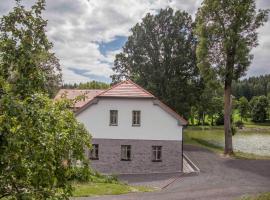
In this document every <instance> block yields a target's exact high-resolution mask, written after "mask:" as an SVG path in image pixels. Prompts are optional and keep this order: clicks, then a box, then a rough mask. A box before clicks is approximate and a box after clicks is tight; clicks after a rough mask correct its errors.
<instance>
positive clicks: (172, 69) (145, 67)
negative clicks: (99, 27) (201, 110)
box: [112, 8, 201, 117]
mask: <svg viewBox="0 0 270 200" xmlns="http://www.w3.org/2000/svg"><path fill="white" fill-rule="evenodd" d="M195 46H196V40H195V37H194V35H193V23H192V19H191V16H189V15H188V13H187V12H184V11H175V12H174V11H173V9H171V8H168V9H165V10H163V9H162V10H160V12H159V13H158V14H157V15H152V14H147V15H146V16H145V17H144V18H143V19H142V22H141V23H138V24H136V25H135V26H134V27H133V28H132V29H131V35H130V36H129V37H128V41H127V42H126V44H125V45H124V47H123V52H122V53H119V54H117V55H116V58H115V61H114V67H113V70H114V72H115V74H114V75H113V76H112V79H113V82H118V81H119V80H121V79H124V78H126V79H131V80H133V81H134V82H136V83H138V84H139V85H141V86H142V87H144V88H146V89H147V90H149V91H150V92H152V93H153V94H154V95H155V96H157V97H158V98H160V99H161V100H163V101H164V102H165V103H167V104H168V105H170V106H171V107H172V108H174V109H175V110H176V111H177V112H179V113H181V114H183V115H184V116H185V117H188V115H189V113H190V110H191V106H192V105H195V102H196V100H197V97H198V96H199V94H200V92H201V91H200V90H201V79H200V78H199V72H198V69H197V67H196V55H195Z"/></svg>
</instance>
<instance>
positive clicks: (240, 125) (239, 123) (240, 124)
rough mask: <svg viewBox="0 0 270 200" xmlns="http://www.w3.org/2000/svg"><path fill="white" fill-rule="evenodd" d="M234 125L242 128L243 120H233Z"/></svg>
mask: <svg viewBox="0 0 270 200" xmlns="http://www.w3.org/2000/svg"><path fill="white" fill-rule="evenodd" d="M235 126H236V127H237V128H240V129H242V128H243V127H244V123H243V121H236V122H235Z"/></svg>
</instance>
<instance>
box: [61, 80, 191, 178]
mask: <svg viewBox="0 0 270 200" xmlns="http://www.w3.org/2000/svg"><path fill="white" fill-rule="evenodd" d="M63 93H66V94H67V98H74V97H76V96H78V95H81V94H86V98H85V100H84V101H81V102H78V103H76V105H75V112H76V117H77V119H78V121H80V122H81V123H83V124H84V125H85V127H86V128H87V130H88V131H89V132H90V133H91V135H92V143H93V149H92V150H91V152H89V159H91V166H92V167H93V168H94V169H96V170H98V171H99V172H102V173H109V174H126V173H128V174H131V173H169V172H180V171H182V129H183V126H184V125H186V124H187V121H186V120H185V119H183V118H182V117H181V116H180V115H178V114H177V113H176V112H175V111H173V110H172V109H170V108H169V107H168V106H166V105H165V104H164V103H162V102H161V101H159V100H158V99H157V98H156V97H155V96H154V95H152V94H151V93H149V92H148V91H146V90H145V89H143V88H142V87H140V86H139V85H137V84H135V83H134V82H132V81H130V80H125V81H122V82H120V83H118V84H116V85H114V86H113V87H111V88H109V89H107V90H73V89H71V90H60V91H59V93H58V95H57V96H56V99H57V98H60V97H61V95H62V94H63Z"/></svg>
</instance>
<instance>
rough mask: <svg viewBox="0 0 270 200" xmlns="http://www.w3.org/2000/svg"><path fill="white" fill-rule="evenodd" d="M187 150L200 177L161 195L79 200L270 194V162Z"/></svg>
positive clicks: (200, 199)
mask: <svg viewBox="0 0 270 200" xmlns="http://www.w3.org/2000/svg"><path fill="white" fill-rule="evenodd" d="M184 150H185V153H186V154H187V155H188V156H189V157H190V158H191V160H192V161H193V162H194V163H195V164H196V165H197V166H198V167H199V168H200V170H201V173H200V174H199V175H198V176H189V177H181V178H179V179H177V180H176V181H174V182H173V183H172V184H171V185H169V186H168V187H166V189H163V190H161V191H158V192H151V193H131V194H126V195H119V196H102V197H95V198H89V197H88V198H87V197H85V198H76V200H91V199H98V200H107V199H110V200H146V199H147V200H181V199H183V200H231V199H232V200H233V199H235V198H236V197H239V196H241V195H244V194H255V193H260V192H270V160H237V159H231V158H224V157H221V156H219V155H216V154H215V153H213V152H211V151H209V150H206V149H204V148H201V147H195V146H191V145H187V146H185V147H184Z"/></svg>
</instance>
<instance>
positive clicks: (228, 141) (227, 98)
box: [224, 81, 233, 155]
mask: <svg viewBox="0 0 270 200" xmlns="http://www.w3.org/2000/svg"><path fill="white" fill-rule="evenodd" d="M231 90H232V88H231V81H225V89H224V132H225V148H224V154H228V155H230V154H233V146H232V130H231V109H232V106H231V105H232V101H231Z"/></svg>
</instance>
